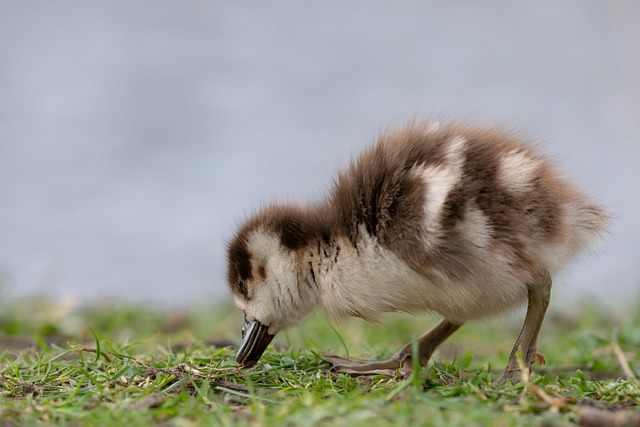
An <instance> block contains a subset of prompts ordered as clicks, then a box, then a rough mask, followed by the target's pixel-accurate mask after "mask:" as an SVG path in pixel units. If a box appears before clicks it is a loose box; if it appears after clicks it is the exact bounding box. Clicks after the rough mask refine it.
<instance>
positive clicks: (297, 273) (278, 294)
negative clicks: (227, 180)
mask: <svg viewBox="0 0 640 427" xmlns="http://www.w3.org/2000/svg"><path fill="white" fill-rule="evenodd" d="M301 225H302V223H301V221H300V219H299V218H298V216H296V215H295V214H293V213H292V212H289V211H282V210H275V209H270V210H268V211H266V212H262V213H260V214H259V215H256V216H255V217H254V218H252V219H250V220H249V221H248V222H247V223H246V224H245V225H244V227H242V228H241V229H240V231H239V232H238V233H237V234H236V236H235V238H234V239H233V240H232V241H231V243H230V244H229V247H228V271H227V280H228V284H229V288H230V290H231V294H232V296H233V299H234V302H235V304H236V306H237V307H238V308H239V309H241V310H242V311H243V313H244V327H243V328H242V344H241V345H240V348H239V350H238V354H237V356H236V362H237V364H238V366H239V367H241V368H249V367H251V366H253V365H255V364H256V362H257V361H258V360H259V359H260V356H262V354H263V353H264V351H265V349H266V348H267V346H268V345H269V343H270V342H271V340H272V339H273V338H274V336H275V335H276V334H277V333H278V332H279V331H282V330H284V329H287V328H289V327H291V326H294V325H296V324H298V323H300V322H301V321H302V320H303V319H304V318H305V317H307V316H308V315H309V314H310V313H311V312H312V311H313V309H314V308H315V306H316V305H317V301H318V296H317V294H316V292H317V287H313V286H310V285H309V283H307V281H308V280H309V279H308V278H307V275H308V268H307V266H308V262H306V261H304V252H305V250H304V246H305V245H303V244H302V242H303V240H304V239H305V238H306V237H308V235H307V234H305V232H304V227H302V226H301ZM307 243H308V242H307Z"/></svg>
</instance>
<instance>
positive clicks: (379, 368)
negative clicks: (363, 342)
mask: <svg viewBox="0 0 640 427" xmlns="http://www.w3.org/2000/svg"><path fill="white" fill-rule="evenodd" d="M460 326H462V324H455V323H451V322H450V321H448V320H447V319H443V320H442V321H440V323H438V324H437V325H436V326H435V327H434V328H433V329H431V330H430V331H429V332H427V333H426V334H424V335H422V336H421V337H420V338H418V358H419V360H418V361H419V363H420V366H422V367H425V366H427V363H429V359H430V358H431V355H432V354H433V352H434V351H435V349H436V348H438V346H439V345H440V344H442V342H443V341H444V340H446V339H447V338H448V337H449V336H450V335H451V334H453V333H454V332H455V331H456V330H458V328H459V327H460ZM412 354H413V342H410V343H408V344H407V345H405V346H404V347H402V349H400V351H399V352H397V353H396V354H395V355H393V356H391V357H390V358H389V359H387V360H381V361H375V362H362V361H357V360H352V359H347V358H344V357H340V356H333V355H331V356H325V357H324V359H325V360H326V361H328V362H329V363H331V364H332V365H333V366H332V367H331V370H332V371H333V372H342V373H347V374H354V375H387V376H390V377H395V376H396V375H397V374H398V369H399V370H400V372H399V374H400V376H401V377H403V378H407V377H409V375H411V372H412V371H413V361H412Z"/></svg>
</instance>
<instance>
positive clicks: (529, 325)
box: [496, 271, 551, 384]
mask: <svg viewBox="0 0 640 427" xmlns="http://www.w3.org/2000/svg"><path fill="white" fill-rule="evenodd" d="M550 295H551V276H549V273H548V272H547V271H543V272H541V273H540V274H539V275H538V277H537V278H536V280H534V281H533V282H532V283H531V284H529V286H528V299H529V303H528V306H527V314H526V316H525V319H524V324H523V325H522V330H521V331H520V335H519V336H518V339H517V340H516V343H515V345H514V346H513V350H511V355H510V356H509V362H508V364H507V368H506V369H505V371H504V372H503V374H502V375H501V376H500V378H498V379H497V380H496V384H503V383H505V382H506V381H507V380H509V379H511V378H512V377H513V373H514V372H517V371H519V370H520V368H519V366H518V352H521V353H522V358H523V362H524V366H525V367H526V368H527V369H529V367H530V366H531V364H532V363H534V362H535V363H537V364H539V365H544V362H545V361H544V356H542V354H540V353H538V351H537V340H538V333H539V332H540V327H541V326H542V321H543V320H544V315H545V313H546V311H547V306H548V305H549V298H550Z"/></svg>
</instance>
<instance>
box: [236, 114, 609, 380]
mask: <svg viewBox="0 0 640 427" xmlns="http://www.w3.org/2000/svg"><path fill="white" fill-rule="evenodd" d="M607 221H608V214H607V213H606V212H605V211H604V210H603V209H602V208H600V207H599V206H597V205H595V204H593V203H592V202H591V201H590V200H589V199H588V198H587V197H586V196H585V195H584V194H583V193H582V192H581V191H579V190H578V189H577V188H576V187H574V186H573V185H572V184H571V183H569V182H568V181H566V180H565V179H563V178H562V177H561V176H560V175H559V174H558V172H557V171H555V170H554V169H553V167H552V166H551V164H550V162H549V161H548V160H547V159H545V158H544V157H542V156H540V155H539V154H537V153H536V151H535V150H534V149H533V148H532V147H531V146H529V145H526V144H525V143H523V142H522V141H520V140H519V139H518V138H516V137H514V136H512V135H509V134H506V133H503V132H501V131H499V130H495V129H485V128H478V127H471V126H463V125H458V124H449V125H444V126H437V125H435V124H429V123H424V124H411V125H408V126H407V127H405V128H404V129H401V130H399V131H395V132H388V133H385V134H383V135H382V136H380V138H379V139H378V141H377V143H376V144H375V145H373V146H372V147H370V148H369V149H367V150H365V151H364V152H363V153H362V154H361V155H360V156H359V157H358V158H357V159H355V160H352V162H351V164H350V165H349V166H348V167H347V168H346V170H344V171H342V172H341V173H340V174H339V175H338V177H337V178H336V180H335V181H334V184H333V188H332V191H331V193H330V195H329V196H328V197H327V199H326V200H325V201H323V202H321V203H318V204H315V205H311V204H309V205H273V206H270V207H267V208H264V209H262V210H261V211H259V212H258V213H256V214H255V215H253V216H252V217H251V218H250V219H249V220H248V221H247V222H246V223H245V224H244V225H243V226H242V227H241V228H240V229H239V231H238V232H237V234H236V235H235V237H234V238H233V240H232V241H231V242H230V244H229V247H228V282H229V286H230V289H231V292H232V295H233V298H234V301H235V303H236V305H237V306H238V307H239V308H240V309H241V310H242V311H243V312H244V315H245V326H244V328H243V342H242V345H241V347H240V349H239V351H238V354H237V357H236V360H237V363H238V366H239V367H245V368H246V367H251V366H253V365H254V364H255V363H256V362H257V361H258V359H259V358H260V356H261V355H262V353H263V352H264V350H265V348H266V347H267V346H268V344H269V342H270V341H271V340H272V338H273V337H274V336H275V335H276V334H277V333H278V332H280V331H282V330H284V329H287V328H289V327H292V326H295V325H297V324H299V323H300V322H301V321H302V320H303V319H304V318H305V317H307V316H308V315H309V314H311V313H312V312H313V311H314V309H316V308H317V307H322V309H323V310H324V311H325V312H326V314H327V315H328V316H330V317H332V318H341V317H344V316H356V317H360V318H363V319H366V320H369V321H377V320H379V319H380V318H381V316H382V315H383V314H384V313H387V312H406V313H412V314H420V313H426V312H435V313H438V314H440V315H441V316H442V317H443V320H442V321H441V322H440V323H439V324H438V325H436V326H435V327H434V328H433V329H432V330H431V331H429V332H427V333H426V334H424V335H423V336H422V337H420V338H419V341H418V355H419V363H420V364H421V365H422V366H425V365H426V364H427V363H428V361H429V358H430V357H431V355H432V353H433V351H434V350H435V349H436V347H437V346H438V345H439V344H441V343H442V342H443V341H444V340H445V339H446V338H447V337H449V336H450V335H451V334H452V333H453V332H455V331H456V330H457V329H458V328H459V327H460V326H461V325H462V324H463V323H465V322H467V321H469V320H474V319H481V318H484V317H487V316H493V315H496V314H499V313H501V312H504V311H507V310H509V309H512V308H514V307H517V306H519V305H522V304H524V303H528V308H527V313H526V318H525V321H524V325H523V327H522V330H521V332H520V335H519V336H518V339H517V341H516V343H515V345H514V347H513V350H512V352H511V355H510V357H509V361H508V364H507V367H506V369H505V371H504V374H503V375H502V377H501V378H500V379H499V381H501V382H502V381H504V380H506V379H508V378H510V377H511V375H512V373H513V372H514V371H516V370H518V362H517V357H516V355H517V352H518V351H521V352H522V354H523V358H524V362H525V365H526V366H527V367H528V366H530V365H531V363H532V362H538V363H542V362H543V361H544V358H543V357H542V356H541V355H540V354H539V353H538V352H537V347H536V339H537V336H538V332H539V330H540V327H541V324H542V321H543V319H544V315H545V311H546V309H547V305H548V303H549V296H550V291H551V283H552V282H551V277H552V276H553V275H554V274H556V273H557V272H558V271H559V270H560V269H561V268H562V267H563V266H565V265H566V264H567V262H568V261H570V260H571V259H572V258H574V257H575V256H576V255H577V254H578V253H579V252H581V251H583V250H584V249H586V248H587V247H588V246H589V245H590V244H591V243H593V242H594V241H595V240H598V238H600V237H601V236H603V234H604V233H605V231H606V228H607ZM411 357H412V343H409V344H407V345H406V346H405V347H403V348H402V349H401V350H400V351H399V352H398V353H397V354H395V355H394V356H393V357H391V358H390V359H388V360H384V361H376V362H360V361H354V360H350V359H345V358H342V357H339V356H327V357H326V359H327V360H328V361H329V362H331V363H332V364H333V369H334V370H335V371H338V372H347V373H352V374H386V375H391V376H393V375H396V374H397V373H398V370H399V373H400V375H404V376H406V375H408V374H409V373H410V372H411V369H412V360H411Z"/></svg>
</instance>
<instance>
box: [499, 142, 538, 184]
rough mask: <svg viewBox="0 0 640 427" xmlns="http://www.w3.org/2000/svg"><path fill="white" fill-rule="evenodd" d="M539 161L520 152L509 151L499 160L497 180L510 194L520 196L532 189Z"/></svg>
mask: <svg viewBox="0 0 640 427" xmlns="http://www.w3.org/2000/svg"><path fill="white" fill-rule="evenodd" d="M539 167H540V161H539V160H538V159H533V158H531V157H530V156H528V155H527V154H526V153H525V152H522V151H517V150H514V151H511V152H510V153H509V154H507V155H506V156H504V157H503V158H502V159H500V166H499V171H498V179H499V181H500V184H501V185H502V186H503V187H504V188H505V189H506V190H507V191H508V192H510V193H511V194H522V193H526V192H527V191H531V190H532V189H533V179H534V178H535V174H536V171H537V170H538V168H539Z"/></svg>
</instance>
